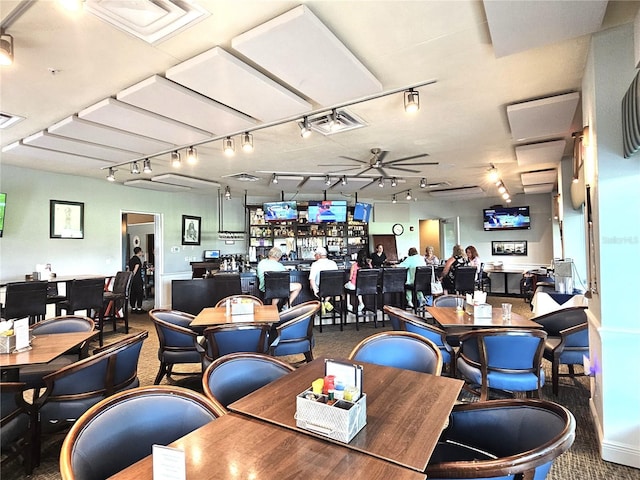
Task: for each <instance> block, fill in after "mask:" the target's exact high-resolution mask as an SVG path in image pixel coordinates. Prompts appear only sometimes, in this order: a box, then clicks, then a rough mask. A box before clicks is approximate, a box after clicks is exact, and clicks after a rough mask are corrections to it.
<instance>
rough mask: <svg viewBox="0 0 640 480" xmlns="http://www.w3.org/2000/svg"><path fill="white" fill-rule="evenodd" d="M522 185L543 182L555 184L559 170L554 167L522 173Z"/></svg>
mask: <svg viewBox="0 0 640 480" xmlns="http://www.w3.org/2000/svg"><path fill="white" fill-rule="evenodd" d="M520 179H521V180H522V185H524V186H527V185H540V184H542V183H553V184H555V183H556V181H557V179H558V171H557V170H556V169H555V168H553V169H549V170H538V171H535V172H526V173H522V174H520Z"/></svg>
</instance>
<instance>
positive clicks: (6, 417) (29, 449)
mask: <svg viewBox="0 0 640 480" xmlns="http://www.w3.org/2000/svg"><path fill="white" fill-rule="evenodd" d="M25 388H26V385H25V384H24V383H19V382H2V383H0V415H1V417H0V445H1V446H2V451H3V459H2V463H3V465H4V464H5V463H6V462H8V461H10V460H12V459H14V458H18V457H19V456H22V457H23V458H24V466H25V473H26V474H27V475H30V474H31V472H32V468H33V463H32V460H33V452H34V448H33V444H34V442H35V440H36V438H35V422H33V421H32V419H31V417H32V415H31V411H30V409H29V405H28V404H27V403H26V402H25V401H24V398H23V394H24V390H25ZM9 446H11V448H5V447H9ZM5 452H12V453H9V454H6V453H5Z"/></svg>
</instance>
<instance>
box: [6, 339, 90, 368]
mask: <svg viewBox="0 0 640 480" xmlns="http://www.w3.org/2000/svg"><path fill="white" fill-rule="evenodd" d="M97 334H98V331H96V330H94V331H93V332H70V333H52V334H48V335H36V336H35V337H34V338H33V340H32V342H31V349H30V350H27V351H24V352H16V353H0V367H2V368H13V367H22V366H25V365H35V364H41V363H49V362H50V361H51V360H53V359H55V358H57V357H59V356H60V355H62V354H63V353H64V352H66V351H67V350H69V349H71V348H73V347H75V346H77V345H80V344H81V343H82V342H84V341H85V340H89V339H90V338H91V337H93V336H94V335H97Z"/></svg>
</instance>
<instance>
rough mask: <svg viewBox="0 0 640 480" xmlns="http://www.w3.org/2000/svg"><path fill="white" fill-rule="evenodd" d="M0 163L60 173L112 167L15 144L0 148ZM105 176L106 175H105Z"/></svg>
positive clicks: (91, 159)
mask: <svg viewBox="0 0 640 480" xmlns="http://www.w3.org/2000/svg"><path fill="white" fill-rule="evenodd" d="M2 161H3V162H5V161H6V162H8V163H13V162H16V161H17V163H15V164H16V165H19V166H21V167H25V168H35V169H38V170H53V171H60V172H62V173H70V172H73V173H75V174H80V173H86V172H87V171H88V170H98V169H100V168H102V167H108V166H110V165H113V162H107V161H104V160H97V159H95V158H89V157H84V156H81V155H72V154H70V153H64V152H57V151H55V150H46V149H44V148H38V147H32V146H30V145H25V144H24V143H22V141H20V142H15V143H12V144H10V145H7V146H5V147H3V148H2ZM105 176H106V174H105Z"/></svg>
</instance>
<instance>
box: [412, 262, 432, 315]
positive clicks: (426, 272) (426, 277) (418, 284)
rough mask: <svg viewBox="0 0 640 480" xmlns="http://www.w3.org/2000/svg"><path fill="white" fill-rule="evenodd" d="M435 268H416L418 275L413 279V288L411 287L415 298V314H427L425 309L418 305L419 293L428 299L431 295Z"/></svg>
mask: <svg viewBox="0 0 640 480" xmlns="http://www.w3.org/2000/svg"><path fill="white" fill-rule="evenodd" d="M432 269H433V267H431V266H427V267H416V274H415V276H414V277H413V287H411V291H412V296H413V313H415V314H418V313H423V314H424V313H425V307H424V306H421V305H419V304H418V292H422V294H423V295H424V296H425V297H427V296H429V295H431V294H432V293H431V272H432Z"/></svg>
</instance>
